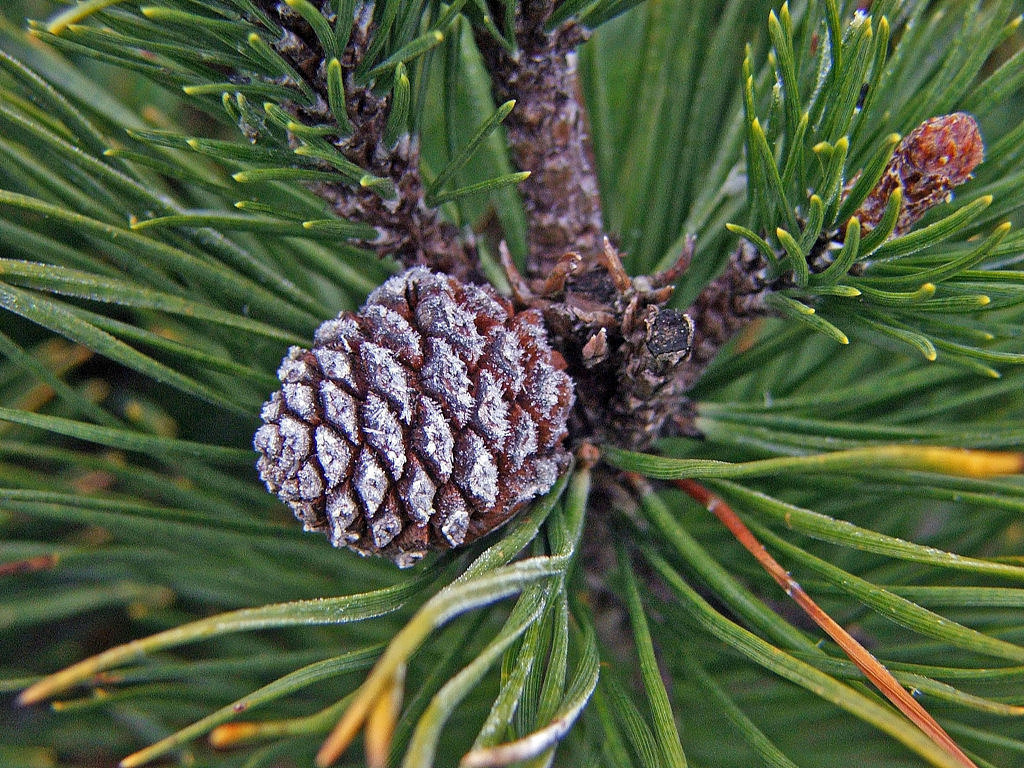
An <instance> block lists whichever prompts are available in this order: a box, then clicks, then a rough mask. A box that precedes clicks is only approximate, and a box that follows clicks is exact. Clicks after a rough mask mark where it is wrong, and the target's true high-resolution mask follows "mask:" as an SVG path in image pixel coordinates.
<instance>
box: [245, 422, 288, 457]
mask: <svg viewBox="0 0 1024 768" xmlns="http://www.w3.org/2000/svg"><path fill="white" fill-rule="evenodd" d="M252 445H253V447H254V448H255V449H256V450H257V451H259V452H260V453H263V454H266V455H267V456H269V457H271V458H276V457H278V456H279V455H280V454H281V449H282V448H283V447H284V441H283V440H282V439H281V432H280V431H279V430H278V428H277V424H264V425H263V426H262V427H260V428H259V429H257V430H256V434H255V435H253V438H252Z"/></svg>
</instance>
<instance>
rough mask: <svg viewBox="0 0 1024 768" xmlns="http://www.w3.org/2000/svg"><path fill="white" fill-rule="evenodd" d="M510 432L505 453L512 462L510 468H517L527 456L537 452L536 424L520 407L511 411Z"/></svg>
mask: <svg viewBox="0 0 1024 768" xmlns="http://www.w3.org/2000/svg"><path fill="white" fill-rule="evenodd" d="M511 421H512V432H511V434H510V435H509V439H508V445H507V446H506V447H505V455H506V456H507V457H508V459H509V461H510V462H511V463H512V467H511V468H512V470H513V471H515V470H517V469H519V468H520V467H521V466H522V465H523V462H524V461H526V457H527V456H532V455H533V454H535V453H536V452H537V445H538V442H537V425H536V424H534V423H533V419H532V418H530V414H529V413H527V412H526V411H525V410H523V409H522V408H520V407H518V406H517V407H516V408H515V410H514V411H513V412H512V419H511Z"/></svg>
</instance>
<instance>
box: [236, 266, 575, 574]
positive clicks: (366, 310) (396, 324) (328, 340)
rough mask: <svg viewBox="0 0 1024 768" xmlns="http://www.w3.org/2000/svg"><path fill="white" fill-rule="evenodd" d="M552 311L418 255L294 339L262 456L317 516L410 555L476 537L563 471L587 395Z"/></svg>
mask: <svg viewBox="0 0 1024 768" xmlns="http://www.w3.org/2000/svg"><path fill="white" fill-rule="evenodd" d="M564 367H565V364H564V361H562V359H561V357H560V356H559V355H558V354H557V353H556V352H553V351H552V350H551V348H550V346H549V345H548V342H547V337H546V334H545V331H544V327H543V325H542V322H541V316H540V313H539V312H536V311H533V310H531V311H527V312H520V313H518V314H513V312H512V306H511V304H510V303H509V302H508V301H507V300H506V299H504V298H502V297H500V296H498V295H497V294H496V293H495V292H494V291H493V290H492V289H491V288H489V287H479V286H475V285H467V284H463V283H460V282H458V281H457V280H455V279H453V278H450V277H446V276H443V275H439V274H433V273H431V272H430V271H429V270H427V269H424V268H421V267H417V268H414V269H410V270H408V271H407V272H405V273H403V274H401V275H398V276H396V277H393V278H391V279H390V280H388V281H387V282H386V283H384V284H383V285H382V286H380V287H379V288H378V289H377V290H375V291H374V292H373V293H372V294H370V297H369V298H368V299H367V302H366V305H365V306H364V307H363V308H362V310H360V312H358V313H352V312H343V313H342V314H341V315H339V316H338V317H337V318H335V319H334V320H328V321H327V322H325V323H324V324H323V325H321V326H320V328H318V329H317V331H316V334H315V336H314V343H313V349H312V350H306V349H302V348H301V347H292V348H291V349H290V350H289V351H288V356H287V357H286V358H285V359H284V361H283V362H282V363H281V367H280V369H279V370H278V378H280V380H281V389H280V391H278V392H275V393H274V394H273V396H272V397H271V398H270V400H269V401H268V402H267V403H266V404H265V405H264V406H263V411H262V413H261V416H262V419H263V421H264V424H263V426H261V427H260V428H259V430H258V431H257V432H256V436H255V438H254V441H253V444H254V446H255V448H256V450H257V451H259V453H260V458H259V461H258V462H257V468H258V469H259V472H260V477H261V478H262V479H263V481H264V482H265V483H266V485H267V488H268V489H269V490H270V491H271V492H273V493H276V494H277V495H278V496H279V497H280V498H281V499H282V500H283V501H284V502H285V503H286V504H288V506H289V507H291V508H292V510H293V511H294V512H295V515H296V517H298V518H299V520H301V521H302V522H303V523H304V525H305V527H306V528H307V529H308V530H317V531H323V532H324V533H325V534H326V535H327V536H328V537H329V538H330V539H331V542H332V543H333V544H334V545H335V546H346V547H350V548H352V549H354V550H356V551H357V552H360V553H361V554H381V555H385V556H387V557H390V558H392V559H394V560H395V562H396V563H398V564H399V565H400V566H403V567H404V566H408V565H411V564H412V563H414V562H415V561H416V560H417V559H419V558H420V557H422V555H423V554H424V552H426V551H427V550H430V549H446V548H449V547H454V546H458V545H460V544H463V543H466V542H469V541H472V540H473V539H475V538H477V537H479V536H482V535H483V534H485V533H487V532H488V531H490V530H492V529H494V528H495V527H497V526H499V525H501V524H502V523H504V522H505V521H506V520H508V519H509V518H510V517H511V516H512V515H513V514H514V513H515V512H516V510H517V509H519V508H520V507H521V506H522V505H523V504H524V503H525V502H527V501H529V500H530V499H532V498H534V497H535V496H537V495H538V494H541V493H544V492H545V491H547V490H548V489H549V488H550V487H551V486H552V485H553V484H554V482H555V480H556V479H557V477H558V475H559V474H560V473H561V471H562V470H564V469H565V467H566V465H567V463H568V460H569V455H568V453H567V452H566V450H565V449H564V448H563V447H562V440H563V438H564V437H565V434H566V421H567V419H568V416H569V410H570V409H571V407H572V404H573V391H572V381H571V380H570V378H569V377H568V376H567V375H566V374H565V372H564V370H563V369H564Z"/></svg>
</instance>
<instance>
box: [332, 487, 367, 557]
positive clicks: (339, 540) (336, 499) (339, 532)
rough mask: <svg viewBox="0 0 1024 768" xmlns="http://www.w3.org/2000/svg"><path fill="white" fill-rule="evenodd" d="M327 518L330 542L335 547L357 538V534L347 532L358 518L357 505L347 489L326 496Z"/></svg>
mask: <svg viewBox="0 0 1024 768" xmlns="http://www.w3.org/2000/svg"><path fill="white" fill-rule="evenodd" d="M327 516H328V517H329V518H330V520H331V541H332V543H334V544H335V546H344V545H345V544H348V543H349V542H351V541H355V540H356V539H358V538H359V534H358V533H353V532H351V531H348V530H347V528H348V527H349V526H350V525H352V523H353V522H355V519H356V517H358V516H359V505H358V504H356V500H355V498H353V496H352V491H350V490H349V489H348V488H345V489H344V490H341V491H335V492H334V493H329V494H327Z"/></svg>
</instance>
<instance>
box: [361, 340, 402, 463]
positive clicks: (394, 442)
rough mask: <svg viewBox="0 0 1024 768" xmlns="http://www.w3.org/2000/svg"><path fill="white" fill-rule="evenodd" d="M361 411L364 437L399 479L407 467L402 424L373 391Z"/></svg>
mask: <svg viewBox="0 0 1024 768" xmlns="http://www.w3.org/2000/svg"><path fill="white" fill-rule="evenodd" d="M364 346H365V345H364ZM360 411H361V412H362V417H363V437H365V438H366V442H367V444H368V445H370V446H371V447H373V448H375V449H376V450H377V453H379V454H380V458H381V460H382V461H383V462H384V467H385V468H386V469H387V470H388V473H389V474H390V475H391V477H392V479H394V480H397V479H398V478H400V477H401V476H402V470H403V469H405V435H404V434H402V425H401V424H399V423H398V419H397V418H396V417H395V414H393V413H392V412H391V409H390V408H388V404H387V403H385V402H384V401H383V400H382V399H381V398H380V397H378V396H377V395H375V394H374V393H373V392H371V393H370V394H369V395H367V396H366V402H365V403H363V405H362V407H361V409H360Z"/></svg>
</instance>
